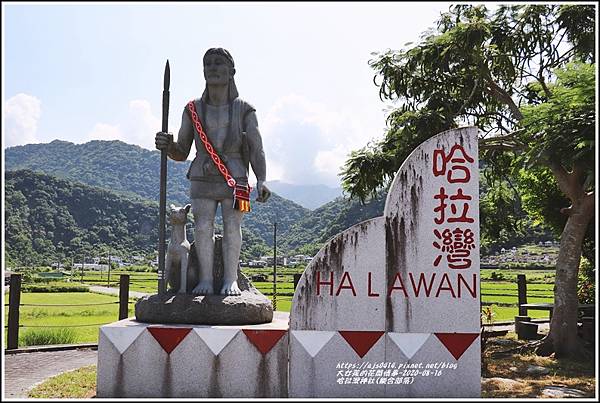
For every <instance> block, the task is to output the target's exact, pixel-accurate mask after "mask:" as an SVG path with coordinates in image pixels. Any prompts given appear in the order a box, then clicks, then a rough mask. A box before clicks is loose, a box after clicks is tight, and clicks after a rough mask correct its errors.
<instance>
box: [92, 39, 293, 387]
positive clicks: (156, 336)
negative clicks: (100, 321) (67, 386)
mask: <svg viewBox="0 0 600 403" xmlns="http://www.w3.org/2000/svg"><path fill="white" fill-rule="evenodd" d="M203 62H204V77H205V79H206V89H205V91H204V93H203V95H202V97H201V98H199V99H196V100H193V101H190V102H189V103H188V105H187V106H186V107H185V109H184V111H183V117H182V123H181V128H180V130H179V134H178V138H177V141H175V142H174V141H173V139H172V135H171V134H169V133H167V132H166V130H165V127H166V124H165V122H164V121H165V113H164V100H165V91H163V131H161V132H159V133H157V135H156V146H157V148H158V149H161V154H162V155H164V158H163V157H162V155H161V159H164V160H166V154H168V155H169V157H171V158H172V159H174V160H177V161H185V160H186V158H187V156H188V154H189V152H190V149H191V146H192V144H195V148H196V157H195V158H194V160H193V162H192V163H191V166H190V169H189V171H188V175H187V177H188V179H189V180H190V182H191V186H190V196H191V209H192V212H193V216H194V224H195V232H194V238H195V240H194V242H193V243H192V244H191V245H189V243H188V241H187V240H186V239H185V221H186V219H187V211H188V210H189V207H188V206H186V207H185V208H176V207H175V206H172V207H171V209H172V211H173V212H174V214H175V216H173V215H172V217H171V221H172V224H173V235H172V240H171V241H172V242H171V247H170V248H169V254H170V255H169V256H168V258H167V263H169V264H171V263H174V266H169V270H167V273H168V276H167V277H166V278H165V277H161V275H162V274H163V273H159V285H160V286H159V293H158V294H156V295H151V296H148V297H144V298H142V299H140V300H138V302H137V303H136V305H135V320H133V319H125V320H121V321H119V322H115V323H111V324H108V325H105V326H102V327H101V328H100V335H99V340H98V376H97V396H98V397H102V398H104V397H230V398H232V397H237V398H247V397H281V396H287V383H288V382H287V357H288V354H287V348H288V341H287V329H288V321H289V315H288V314H287V313H281V312H276V313H274V312H273V307H272V304H271V301H270V300H269V299H267V298H266V297H265V296H264V295H262V294H261V293H260V292H259V291H258V290H257V289H256V288H254V287H253V286H252V284H251V283H250V281H249V280H248V279H247V278H246V277H245V276H244V275H243V274H242V273H241V271H240V268H239V263H238V262H239V255H240V248H241V242H242V234H241V222H242V217H243V214H244V213H246V212H248V211H250V191H251V189H250V186H249V183H248V172H249V166H251V167H252V170H253V171H254V173H255V175H256V178H257V185H256V188H257V189H256V190H257V193H258V198H257V199H256V200H257V201H259V202H266V201H267V199H268V198H269V196H270V191H269V189H268V188H267V187H266V186H265V185H264V182H265V177H266V166H265V156H264V152H263V148H262V140H261V136H260V132H259V130H258V122H257V118H256V114H255V110H254V108H253V107H252V106H251V105H250V104H248V103H247V102H245V101H243V100H241V99H240V98H239V96H238V92H237V88H236V86H235V81H234V79H233V77H234V74H235V67H234V62H233V58H232V57H231V55H230V54H229V52H228V51H226V50H225V49H222V48H212V49H209V50H208V51H207V52H206V54H205V55H204V60H203ZM168 82H169V67H168V62H167V67H166V71H165V88H166V89H167V90H166V93H167V98H166V99H167V105H168ZM162 150H164V151H162ZM161 164H162V161H161ZM163 166H166V163H165V164H164V165H163ZM161 171H162V170H161ZM163 178H165V176H163ZM163 178H161V205H163V199H162V198H163V194H164V192H163V191H162V189H165V188H166V186H163V182H164V181H163ZM218 205H220V207H221V212H222V215H223V235H222V236H215V233H214V220H215V214H216V211H217V206H218ZM182 215H183V216H182ZM161 217H162V214H161ZM161 227H162V226H161ZM161 239H164V233H162V234H161ZM159 243H161V242H159ZM186 252H187V253H188V255H187V256H185V255H183V256H182V254H185V253H186ZM159 262H160V259H159ZM186 262H187V267H186V266H185V264H186ZM177 264H179V266H178V265H177ZM177 273H180V274H179V276H177ZM161 281H166V282H168V284H166V285H169V286H170V289H169V290H167V289H166V287H165V283H161ZM163 287H164V290H162V288H163Z"/></svg>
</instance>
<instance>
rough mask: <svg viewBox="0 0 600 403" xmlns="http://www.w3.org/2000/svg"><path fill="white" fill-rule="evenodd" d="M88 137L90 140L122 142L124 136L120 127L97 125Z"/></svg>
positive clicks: (104, 124)
mask: <svg viewBox="0 0 600 403" xmlns="http://www.w3.org/2000/svg"><path fill="white" fill-rule="evenodd" d="M87 137H88V139H89V140H121V137H122V135H121V130H120V129H119V126H113V125H109V124H106V123H96V125H95V126H94V128H93V129H92V131H91V132H90V133H89V134H88V136H87Z"/></svg>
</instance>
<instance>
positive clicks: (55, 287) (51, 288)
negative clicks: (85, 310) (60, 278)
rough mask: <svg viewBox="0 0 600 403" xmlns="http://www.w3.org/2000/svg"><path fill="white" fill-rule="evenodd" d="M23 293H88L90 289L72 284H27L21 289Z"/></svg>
mask: <svg viewBox="0 0 600 403" xmlns="http://www.w3.org/2000/svg"><path fill="white" fill-rule="evenodd" d="M21 291H22V292H88V291H89V289H88V287H86V286H83V285H74V284H73V285H71V284H46V285H38V284H27V285H24V286H23V287H21Z"/></svg>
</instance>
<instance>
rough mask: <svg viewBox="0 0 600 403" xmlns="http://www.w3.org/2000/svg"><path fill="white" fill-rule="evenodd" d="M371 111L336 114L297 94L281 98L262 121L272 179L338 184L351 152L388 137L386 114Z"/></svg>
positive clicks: (341, 111) (340, 112)
mask: <svg viewBox="0 0 600 403" xmlns="http://www.w3.org/2000/svg"><path fill="white" fill-rule="evenodd" d="M372 109H373V108H371V109H369V108H364V109H361V110H351V109H343V108H339V109H335V110H334V109H332V108H330V107H328V106H327V105H325V104H323V103H320V102H314V101H311V100H309V99H307V98H305V97H302V96H299V95H295V94H290V95H287V96H285V97H282V98H280V99H279V100H277V102H275V104H274V105H273V106H272V107H271V109H270V110H269V111H268V112H267V114H266V116H265V118H264V120H263V121H262V122H259V125H260V128H261V133H262V136H263V144H264V147H265V153H266V156H267V179H268V180H274V179H279V180H282V181H285V182H290V183H295V184H311V183H312V184H319V183H323V184H327V185H330V186H339V184H340V178H339V176H338V173H339V172H340V169H341V167H342V165H343V164H344V162H345V161H346V158H347V156H348V154H349V153H350V151H352V150H355V149H358V148H360V147H363V146H365V145H366V144H367V142H368V141H369V140H370V139H372V138H375V137H379V136H381V134H382V133H383V127H384V119H383V112H381V111H378V110H375V111H373V110H372ZM259 118H260V117H259ZM273 167H275V170H274V169H273Z"/></svg>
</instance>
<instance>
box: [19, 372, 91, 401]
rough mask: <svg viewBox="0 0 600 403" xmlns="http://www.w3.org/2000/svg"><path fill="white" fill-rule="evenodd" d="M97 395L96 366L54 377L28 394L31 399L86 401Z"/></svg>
mask: <svg viewBox="0 0 600 403" xmlns="http://www.w3.org/2000/svg"><path fill="white" fill-rule="evenodd" d="M95 395H96V366H95V365H90V366H88V367H83V368H79V369H76V370H75V371H69V372H65V373H62V374H60V375H57V376H54V377H52V378H50V379H48V380H47V381H45V382H43V383H41V384H39V385H38V386H36V387H34V388H33V389H32V390H31V391H30V392H29V394H28V396H27V397H29V398H39V399H57V398H74V399H84V398H90V397H94V396H95Z"/></svg>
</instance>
